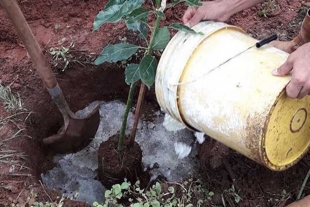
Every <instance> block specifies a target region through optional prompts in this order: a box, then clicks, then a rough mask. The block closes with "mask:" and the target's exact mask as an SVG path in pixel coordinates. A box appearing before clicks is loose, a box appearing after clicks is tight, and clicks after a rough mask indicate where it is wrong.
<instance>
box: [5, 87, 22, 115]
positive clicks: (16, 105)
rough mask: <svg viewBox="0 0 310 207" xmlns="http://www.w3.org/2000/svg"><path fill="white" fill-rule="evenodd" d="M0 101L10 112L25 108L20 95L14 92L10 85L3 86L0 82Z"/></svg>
mask: <svg viewBox="0 0 310 207" xmlns="http://www.w3.org/2000/svg"><path fill="white" fill-rule="evenodd" d="M0 101H1V102H2V103H3V105H4V107H5V109H6V110H7V111H8V112H10V113H13V114H15V113H17V112H19V111H23V110H25V109H24V108H23V103H22V100H21V98H20V95H19V94H18V93H16V94H14V93H13V92H12V90H11V87H10V86H3V85H1V84H0Z"/></svg>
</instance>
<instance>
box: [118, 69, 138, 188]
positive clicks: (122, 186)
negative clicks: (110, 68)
mask: <svg viewBox="0 0 310 207" xmlns="http://www.w3.org/2000/svg"><path fill="white" fill-rule="evenodd" d="M137 67H138V65H137ZM129 186H130V184H129V183H127V182H123V183H122V185H121V189H122V190H127V189H128V188H129Z"/></svg>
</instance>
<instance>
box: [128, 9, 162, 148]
mask: <svg viewBox="0 0 310 207" xmlns="http://www.w3.org/2000/svg"><path fill="white" fill-rule="evenodd" d="M160 20H161V17H160V15H158V14H157V15H156V21H155V25H154V29H153V31H152V36H151V41H150V44H149V45H148V48H147V51H146V54H145V55H150V54H151V53H152V48H153V44H154V40H155V36H156V33H157V31H158V28H159V23H160ZM144 94H145V84H144V83H141V85H140V91H139V97H138V102H137V107H136V111H135V119H134V124H133V127H132V129H131V133H130V141H129V144H128V148H131V147H133V145H134V141H135V138H136V132H137V127H138V123H139V118H140V114H141V108H142V104H143V100H144Z"/></svg>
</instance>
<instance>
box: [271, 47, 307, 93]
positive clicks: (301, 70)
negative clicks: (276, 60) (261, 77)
mask: <svg viewBox="0 0 310 207" xmlns="http://www.w3.org/2000/svg"><path fill="white" fill-rule="evenodd" d="M290 72H291V73H292V78H291V81H290V82H289V83H288V85H287V86H286V94H287V96H288V97H290V98H299V99H301V98H303V97H304V96H306V95H308V94H309V93H310V43H307V44H304V45H302V46H301V47H299V48H298V49H297V50H296V51H294V52H293V53H292V54H290V56H289V57H288V59H287V60H286V62H285V63H284V64H283V65H282V66H280V67H279V68H278V69H276V70H274V71H273V72H272V74H273V75H276V76H284V75H287V74H288V73H290Z"/></svg>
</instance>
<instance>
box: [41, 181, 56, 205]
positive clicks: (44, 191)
mask: <svg viewBox="0 0 310 207" xmlns="http://www.w3.org/2000/svg"><path fill="white" fill-rule="evenodd" d="M39 182H40V184H41V186H42V188H43V190H44V192H45V194H46V195H47V197H48V198H49V199H50V201H51V202H53V200H52V198H51V197H50V196H49V195H48V193H47V192H46V190H45V188H44V185H43V183H42V182H41V180H39Z"/></svg>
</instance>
